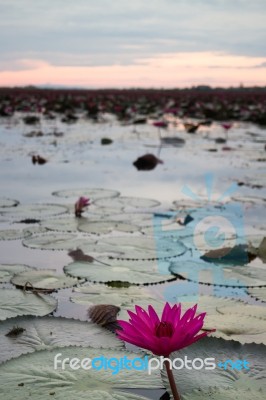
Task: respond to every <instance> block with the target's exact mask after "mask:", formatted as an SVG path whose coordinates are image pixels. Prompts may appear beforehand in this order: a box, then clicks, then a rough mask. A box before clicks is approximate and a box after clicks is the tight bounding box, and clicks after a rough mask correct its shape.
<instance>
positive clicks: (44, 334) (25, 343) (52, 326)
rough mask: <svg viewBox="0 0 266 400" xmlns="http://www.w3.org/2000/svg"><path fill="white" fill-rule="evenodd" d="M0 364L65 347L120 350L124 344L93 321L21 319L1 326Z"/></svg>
mask: <svg viewBox="0 0 266 400" xmlns="http://www.w3.org/2000/svg"><path fill="white" fill-rule="evenodd" d="M0 345H1V354H0V363H2V362H4V361H6V360H10V359H11V358H16V357H19V356H20V355H21V354H26V353H33V352H34V351H37V350H44V349H47V350H51V349H53V348H57V347H66V346H70V345H72V346H82V347H86V346H92V347H94V348H121V347H122V346H123V342H122V341H120V340H117V338H116V336H115V335H114V334H112V333H110V332H108V331H107V330H106V329H103V328H101V327H100V326H98V325H96V324H94V323H92V322H81V321H75V320H73V319H67V318H60V317H57V318H55V317H42V318H36V317H18V318H12V319H8V320H7V321H5V322H2V323H1V325H0Z"/></svg>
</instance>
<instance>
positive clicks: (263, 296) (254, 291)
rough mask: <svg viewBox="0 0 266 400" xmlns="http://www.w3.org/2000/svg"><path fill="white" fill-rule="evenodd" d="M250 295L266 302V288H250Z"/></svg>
mask: <svg viewBox="0 0 266 400" xmlns="http://www.w3.org/2000/svg"><path fill="white" fill-rule="evenodd" d="M248 293H249V294H250V295H251V296H252V297H255V299H257V300H261V301H263V302H266V287H262V288H260V287H257V288H249V289H248Z"/></svg>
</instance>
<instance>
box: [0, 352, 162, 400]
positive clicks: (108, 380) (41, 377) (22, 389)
mask: <svg viewBox="0 0 266 400" xmlns="http://www.w3.org/2000/svg"><path fill="white" fill-rule="evenodd" d="M59 353H60V354H59ZM125 356H126V357H127V359H128V360H132V359H135V358H138V359H139V363H140V362H141V363H144V357H145V353H141V354H138V353H130V352H128V351H122V350H120V351H119V350H117V349H101V351H100V352H99V349H94V348H92V347H85V348H84V347H72V346H71V347H65V348H60V349H53V350H41V351H37V352H34V353H31V354H24V355H22V356H20V357H19V358H17V359H14V360H10V361H7V362H6V363H4V364H2V365H1V366H0V386H1V390H2V392H3V393H5V399H6V400H16V399H17V400H18V399H28V398H30V397H32V398H34V399H38V400H44V399H47V398H51V397H53V396H55V398H56V399H58V400H75V399H81V400H85V399H86V400H87V399H92V398H93V399H95V400H147V398H146V397H144V396H142V395H139V394H134V393H132V392H130V388H134V389H136V388H139V389H140V388H142V389H156V388H161V387H162V383H161V380H160V376H159V371H154V372H153V373H152V374H151V375H148V374H147V373H145V371H140V370H137V369H132V370H129V369H125V368H123V369H120V370H118V369H117V367H115V366H112V365H111V363H110V365H111V367H110V368H108V369H104V368H101V369H100V370H99V365H100V364H99V362H100V360H101V358H100V360H98V362H96V360H95V362H96V364H91V365H90V366H93V365H96V367H97V366H98V368H91V369H88V368H87V369H84V368H70V365H69V360H70V359H71V360H72V359H74V358H75V359H78V361H81V360H83V359H86V361H88V358H89V359H90V362H91V360H93V359H95V358H97V357H102V358H104V359H106V360H110V359H112V360H114V359H118V360H120V359H124V357H125ZM65 358H68V362H67V363H65V368H64V369H63V368H62V363H60V361H59V362H58V365H56V369H55V359H57V360H61V361H62V360H63V359H65ZM112 364H113V365H114V363H112ZM87 366H88V364H87Z"/></svg>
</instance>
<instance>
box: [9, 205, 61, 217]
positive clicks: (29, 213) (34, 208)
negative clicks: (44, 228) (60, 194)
mask: <svg viewBox="0 0 266 400" xmlns="http://www.w3.org/2000/svg"><path fill="white" fill-rule="evenodd" d="M66 212H67V207H65V206H63V205H59V204H19V205H18V206H17V207H15V208H12V209H10V210H8V211H5V213H4V215H5V216H8V217H9V218H12V219H15V218H16V219H18V218H19V219H24V218H34V219H41V218H46V217H51V216H53V215H59V214H63V213H66Z"/></svg>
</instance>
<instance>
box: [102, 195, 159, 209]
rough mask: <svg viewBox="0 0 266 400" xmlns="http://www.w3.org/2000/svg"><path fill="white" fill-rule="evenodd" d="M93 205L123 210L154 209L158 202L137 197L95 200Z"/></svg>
mask: <svg viewBox="0 0 266 400" xmlns="http://www.w3.org/2000/svg"><path fill="white" fill-rule="evenodd" d="M94 204H95V205H96V206H97V207H106V208H110V209H112V208H115V209H116V208H118V209H121V210H122V209H124V208H127V207H133V208H150V207H156V206H159V205H160V202H158V201H156V200H152V199H143V198H138V197H122V196H121V197H115V198H112V199H100V200H96V201H95V202H94Z"/></svg>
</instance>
